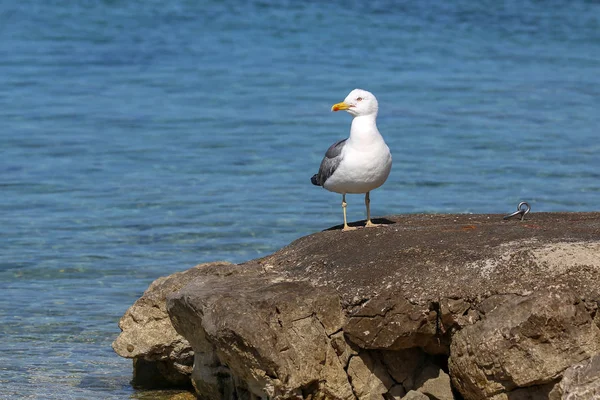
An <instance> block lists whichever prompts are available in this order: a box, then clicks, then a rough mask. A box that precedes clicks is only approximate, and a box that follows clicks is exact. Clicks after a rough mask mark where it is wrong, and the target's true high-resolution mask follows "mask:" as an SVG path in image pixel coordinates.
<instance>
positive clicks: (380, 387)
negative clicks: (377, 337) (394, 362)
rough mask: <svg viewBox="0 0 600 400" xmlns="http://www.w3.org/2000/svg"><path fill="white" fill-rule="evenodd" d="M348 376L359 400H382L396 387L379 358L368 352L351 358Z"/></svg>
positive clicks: (362, 352)
mask: <svg viewBox="0 0 600 400" xmlns="http://www.w3.org/2000/svg"><path fill="white" fill-rule="evenodd" d="M348 376H349V377H350V382H351V383H352V388H353V389H354V394H355V395H356V397H357V398H358V399H359V400H381V399H382V398H383V395H384V394H385V393H387V392H388V390H389V389H390V388H391V387H392V386H393V385H394V381H393V380H392V378H391V377H390V375H389V374H388V372H387V371H386V368H385V367H384V365H383V363H382V362H381V360H380V359H379V357H377V355H376V354H375V356H372V355H371V354H370V353H369V352H368V351H361V352H360V353H359V354H358V355H356V356H354V357H352V358H350V363H349V364H348Z"/></svg>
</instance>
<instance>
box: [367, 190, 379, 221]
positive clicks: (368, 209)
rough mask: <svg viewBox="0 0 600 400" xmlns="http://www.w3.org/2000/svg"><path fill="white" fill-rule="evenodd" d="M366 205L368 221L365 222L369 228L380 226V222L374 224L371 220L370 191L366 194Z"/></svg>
mask: <svg viewBox="0 0 600 400" xmlns="http://www.w3.org/2000/svg"><path fill="white" fill-rule="evenodd" d="M365 205H366V206H367V223H366V224H365V226H366V227H367V228H371V227H373V226H379V224H374V223H372V222H371V198H370V197H369V192H367V193H366V194H365Z"/></svg>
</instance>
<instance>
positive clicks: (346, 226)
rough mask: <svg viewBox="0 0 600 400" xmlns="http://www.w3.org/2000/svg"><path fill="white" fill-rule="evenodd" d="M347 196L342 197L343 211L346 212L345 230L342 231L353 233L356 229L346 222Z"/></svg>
mask: <svg viewBox="0 0 600 400" xmlns="http://www.w3.org/2000/svg"><path fill="white" fill-rule="evenodd" d="M346 206H347V204H346V194H343V195H342V210H343V211H344V228H343V229H342V231H353V230H355V229H356V228H355V227H352V226H348V222H347V220H346Z"/></svg>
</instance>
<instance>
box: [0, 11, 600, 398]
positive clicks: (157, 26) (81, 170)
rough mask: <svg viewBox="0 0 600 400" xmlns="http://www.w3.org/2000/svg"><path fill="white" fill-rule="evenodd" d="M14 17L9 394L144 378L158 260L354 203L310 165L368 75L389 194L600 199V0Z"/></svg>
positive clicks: (440, 208)
mask: <svg viewBox="0 0 600 400" xmlns="http://www.w3.org/2000/svg"><path fill="white" fill-rule="evenodd" d="M0 33H1V34H2V40H0V88H1V89H0V121H1V128H2V129H0V140H1V142H0V143H1V145H2V146H1V155H2V157H1V161H0V190H1V192H0V194H1V195H0V245H1V249H2V251H1V252H0V289H1V290H0V337H1V340H0V398H1V399H9V398H10V399H13V398H14V399H22V398H40V399H113V398H114V399H124V398H130V397H137V396H140V393H138V392H136V391H135V390H134V389H133V388H132V387H131V386H130V384H129V381H130V379H131V362H130V361H129V360H124V359H121V358H119V357H117V356H116V355H115V354H114V353H113V351H112V349H111V347H110V343H111V342H112V341H113V340H114V338H115V337H116V336H117V335H118V332H119V330H118V327H117V321H118V319H119V318H120V316H121V315H122V314H123V313H124V312H125V310H126V309H127V307H129V306H130V305H131V304H132V303H133V302H134V301H135V300H136V299H137V298H138V297H139V296H140V295H141V294H142V292H143V291H144V290H145V289H146V287H147V286H148V284H149V283H150V282H151V281H153V280H154V279H156V278H157V277H159V276H164V275H168V274H170V273H172V272H175V271H180V270H184V269H186V268H189V267H191V266H193V265H195V264H197V263H200V262H205V261H213V260H229V261H232V262H242V261H245V260H248V259H251V258H255V257H258V256H262V255H265V254H268V253H271V252H273V251H275V250H277V249H279V248H280V247H282V246H284V245H286V244H288V243H289V242H291V241H292V240H294V239H296V238H298V237H300V236H303V235H307V234H310V233H313V232H316V231H319V230H322V229H325V228H328V227H330V226H332V225H336V224H339V223H340V222H341V218H342V215H341V208H340V201H341V199H340V196H339V195H337V194H333V193H329V192H327V191H325V190H323V189H322V188H317V187H314V186H312V185H311V184H310V180H309V179H310V176H312V174H314V173H315V172H316V171H317V168H318V165H319V163H320V160H321V158H322V156H323V154H324V152H325V150H326V149H327V147H328V146H329V145H330V144H331V143H333V142H334V141H336V140H338V139H341V138H343V137H345V136H346V135H347V133H348V130H349V124H350V117H349V116H348V115H345V114H342V113H336V114H333V113H331V112H330V111H329V109H330V107H331V105H332V104H333V103H336V102H338V101H341V100H343V98H344V97H345V96H346V94H347V93H348V92H349V91H350V90H351V89H353V88H355V87H361V88H364V89H367V90H370V91H372V92H373V93H375V94H376V95H377V97H378V99H379V103H380V117H379V120H378V121H379V128H380V130H381V132H382V134H383V135H384V137H385V138H386V140H387V142H388V144H389V147H390V149H391V151H392V153H393V157H394V167H393V169H392V173H391V176H390V178H389V179H388V182H387V183H386V184H385V185H384V186H383V187H382V188H381V189H378V190H377V191H375V192H373V193H372V196H371V199H372V204H371V208H372V211H373V214H374V215H375V216H383V215H388V214H404V213H417V212H434V213H450V212H451V213H470V212H473V213H479V212H485V213H488V212H494V213H508V212H510V211H513V210H514V209H515V207H516V205H517V203H518V202H519V201H521V200H527V201H529V202H530V204H531V205H532V212H533V213H535V212H536V211H598V210H599V209H600V157H599V156H598V154H599V153H600V140H599V139H598V136H599V135H598V127H599V126H600V112H598V110H599V109H600V74H599V71H600V4H599V3H598V2H594V1H573V2H558V1H546V2H539V1H524V2H522V1H506V2H503V3H502V5H499V4H497V2H495V1H487V0H486V1H480V2H477V3H474V2H471V1H466V0H465V1H455V2H445V1H434V2H422V3H418V4H413V3H412V2H391V1H390V2H388V1H371V2H354V1H329V2H327V3H324V4H321V3H319V2H292V1H284V2H271V1H262V2H258V1H253V2H249V3H248V4H246V5H236V3H233V2H229V3H228V4H221V2H216V1H215V2H210V1H205V2H195V1H185V0H172V1H168V2H163V1H157V0H153V1H150V0H148V1H143V2H142V1H118V0H114V1H108V0H106V1H44V2H42V1H34V0H30V1H21V2H18V3H17V2H3V3H1V5H0ZM348 203H349V206H348V213H349V219H350V220H359V219H364V217H365V215H364V203H363V198H362V196H357V195H355V196H349V197H348Z"/></svg>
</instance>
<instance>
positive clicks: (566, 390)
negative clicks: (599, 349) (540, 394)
mask: <svg viewBox="0 0 600 400" xmlns="http://www.w3.org/2000/svg"><path fill="white" fill-rule="evenodd" d="M549 398H550V400H568V399H577V400H597V399H600V354H596V355H594V356H592V357H590V358H588V359H587V360H585V361H582V362H580V363H579V364H575V365H572V366H570V367H569V368H567V369H566V370H565V372H564V373H563V377H562V380H561V381H560V383H559V384H558V385H556V386H555V387H554V389H553V390H552V392H550V397H549Z"/></svg>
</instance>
